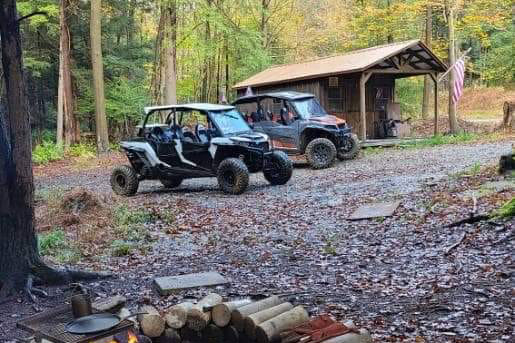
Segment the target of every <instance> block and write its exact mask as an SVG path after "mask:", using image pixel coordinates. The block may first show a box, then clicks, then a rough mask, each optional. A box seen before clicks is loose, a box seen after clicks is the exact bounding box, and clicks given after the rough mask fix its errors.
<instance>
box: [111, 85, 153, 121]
mask: <svg viewBox="0 0 515 343" xmlns="http://www.w3.org/2000/svg"><path fill="white" fill-rule="evenodd" d="M106 87H107V98H106V111H107V114H108V119H110V120H112V121H115V122H118V123H123V122H124V121H125V120H132V121H138V120H139V119H140V118H141V113H143V107H144V106H145V105H147V104H148V103H149V102H150V99H149V97H148V90H147V89H146V88H145V86H144V84H142V83H141V81H138V80H129V79H127V78H126V77H120V78H119V79H117V80H115V81H112V82H109V83H108V84H107V86H106Z"/></svg>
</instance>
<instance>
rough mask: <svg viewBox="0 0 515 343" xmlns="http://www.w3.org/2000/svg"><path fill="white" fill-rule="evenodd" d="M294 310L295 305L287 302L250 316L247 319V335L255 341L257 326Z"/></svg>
mask: <svg viewBox="0 0 515 343" xmlns="http://www.w3.org/2000/svg"><path fill="white" fill-rule="evenodd" d="M292 308H293V305H292V304H291V303H289V302H285V303H282V304H280V305H277V306H274V307H270V308H269V309H266V310H263V311H259V312H256V313H253V314H251V315H249V316H248V317H247V318H245V333H246V334H247V336H249V337H250V338H251V339H252V340H254V339H255V338H256V326H258V325H259V324H261V323H263V322H265V321H267V320H269V319H272V318H274V317H276V316H278V315H280V314H281V313H284V312H286V311H289V310H291V309H292Z"/></svg>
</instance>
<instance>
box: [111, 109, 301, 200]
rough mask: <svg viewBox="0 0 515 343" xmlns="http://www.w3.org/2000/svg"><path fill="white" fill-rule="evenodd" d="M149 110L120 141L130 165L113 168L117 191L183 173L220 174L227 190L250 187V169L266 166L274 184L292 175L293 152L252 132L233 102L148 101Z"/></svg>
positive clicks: (172, 180)
mask: <svg viewBox="0 0 515 343" xmlns="http://www.w3.org/2000/svg"><path fill="white" fill-rule="evenodd" d="M145 114H146V116H145V119H144V120H143V124H142V126H141V127H139V131H138V135H137V137H136V138H134V139H131V140H128V141H123V142H121V143H120V145H121V147H122V149H123V150H125V152H126V154H127V157H128V159H129V162H130V166H128V165H125V166H119V167H116V168H115V169H114V170H113V172H112V175H111V186H112V188H113V191H114V192H115V193H117V194H120V195H133V194H135V193H136V192H137V190H138V185H139V182H140V181H142V180H153V179H154V180H155V179H157V180H160V181H161V183H162V184H163V185H164V186H165V187H168V188H175V187H178V186H179V185H180V184H181V182H182V181H183V180H184V179H190V178H201V177H215V176H216V177H217V179H218V184H219V185H220V188H221V189H222V191H224V192H226V193H230V194H240V193H243V192H244V191H245V189H246V188H247V187H248V184H249V173H255V172H259V171H262V172H263V175H264V177H265V179H266V180H267V181H268V182H270V183H271V184H273V185H282V184H285V183H286V182H288V181H289V180H290V178H291V175H292V168H293V167H292V163H291V161H290V160H289V158H288V156H287V155H286V154H285V153H283V152H281V151H272V150H271V149H270V144H269V139H268V136H267V135H266V134H263V133H257V132H253V131H252V129H251V128H250V127H249V125H248V124H247V123H246V122H245V120H244V119H243V117H242V115H241V114H240V113H239V112H238V110H237V109H236V108H234V107H233V106H226V105H214V104H185V105H170V106H154V107H146V108H145ZM156 122H157V123H156Z"/></svg>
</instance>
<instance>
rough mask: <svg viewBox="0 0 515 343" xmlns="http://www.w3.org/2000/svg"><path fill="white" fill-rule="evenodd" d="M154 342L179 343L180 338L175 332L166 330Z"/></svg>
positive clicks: (169, 329)
mask: <svg viewBox="0 0 515 343" xmlns="http://www.w3.org/2000/svg"><path fill="white" fill-rule="evenodd" d="M155 341H156V343H181V336H180V335H179V332H178V331H177V330H175V329H171V328H168V329H166V330H165V332H163V334H162V335H161V336H159V337H158V338H157V339H156V340H155ZM138 343H140V342H138Z"/></svg>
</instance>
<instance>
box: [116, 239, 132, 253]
mask: <svg viewBox="0 0 515 343" xmlns="http://www.w3.org/2000/svg"><path fill="white" fill-rule="evenodd" d="M134 248H135V244H134V243H133V242H128V241H123V240H119V239H117V240H115V241H113V243H111V255H112V256H114V257H122V256H127V255H129V254H130V253H131V252H132V251H133V250H134Z"/></svg>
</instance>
